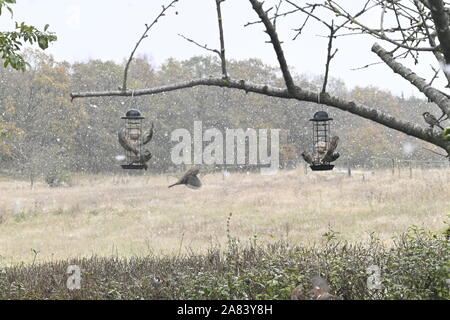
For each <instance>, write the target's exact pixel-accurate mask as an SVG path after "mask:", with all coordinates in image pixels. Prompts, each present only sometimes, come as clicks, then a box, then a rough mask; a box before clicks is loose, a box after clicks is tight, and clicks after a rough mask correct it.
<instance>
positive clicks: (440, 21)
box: [428, 0, 450, 65]
mask: <svg viewBox="0 0 450 320" xmlns="http://www.w3.org/2000/svg"><path fill="white" fill-rule="evenodd" d="M428 2H429V5H430V11H431V17H432V18H433V21H434V25H435V26H436V33H437V36H438V39H439V42H440V49H441V52H442V53H443V54H444V57H445V63H446V64H447V65H450V29H449V19H448V16H447V14H446V13H445V8H444V3H443V1H442V0H428Z"/></svg>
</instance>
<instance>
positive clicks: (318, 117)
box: [309, 111, 333, 122]
mask: <svg viewBox="0 0 450 320" xmlns="http://www.w3.org/2000/svg"><path fill="white" fill-rule="evenodd" d="M330 120H333V118H330V117H329V116H328V113H326V112H325V111H318V112H316V113H315V114H314V117H313V118H312V119H309V121H316V122H317V121H330Z"/></svg>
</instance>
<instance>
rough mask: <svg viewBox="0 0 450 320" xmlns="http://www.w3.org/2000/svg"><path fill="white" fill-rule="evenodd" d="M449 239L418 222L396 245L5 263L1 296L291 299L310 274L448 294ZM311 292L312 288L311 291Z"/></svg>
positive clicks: (409, 295) (339, 286) (341, 287)
mask: <svg viewBox="0 0 450 320" xmlns="http://www.w3.org/2000/svg"><path fill="white" fill-rule="evenodd" d="M449 261H450V253H449V243H448V241H447V240H446V239H445V236H444V235H442V234H440V235H435V234H432V233H429V232H426V231H423V230H419V229H417V228H412V229H411V230H410V231H409V232H408V233H407V234H404V235H402V236H400V237H398V238H397V239H396V240H395V243H394V245H393V246H392V247H389V248H388V247H385V246H384V245H383V244H382V243H380V241H379V240H377V239H375V238H372V239H371V240H370V241H368V242H366V243H356V244H349V243H347V242H343V241H341V240H339V239H337V238H335V237H331V238H328V239H327V240H326V241H325V243H324V244H322V245H320V246H314V247H300V246H292V245H289V244H288V243H276V244H268V245H261V244H258V243H257V241H256V240H255V239H254V240H252V241H250V242H249V243H248V244H245V245H244V244H241V243H240V241H239V240H237V239H235V238H231V237H230V238H229V243H228V246H227V248H226V249H225V250H220V249H219V248H211V249H210V250H209V251H208V252H207V253H206V254H202V255H195V254H189V255H184V256H176V257H168V256H163V257H160V256H148V257H143V258H131V259H118V258H100V257H92V258H84V259H73V260H70V261H58V262H49V263H43V264H38V265H20V266H12V267H7V268H3V269H2V270H1V268H0V299H289V298H290V293H291V291H292V289H293V288H294V287H296V286H300V287H302V288H303V289H304V292H308V290H309V289H310V286H311V283H310V279H311V278H312V277H314V276H316V275H320V276H322V277H324V278H326V279H327V280H328V281H329V284H330V288H331V290H330V291H331V293H333V294H336V295H339V296H341V297H342V298H344V299H449V298H450V296H449V288H448V285H447V284H446V280H447V279H450V274H449V270H450V263H449ZM69 265H77V266H79V267H80V268H81V271H82V280H81V290H73V291H70V290H68V289H67V286H66V281H67V277H68V275H66V270H67V267H68V266H69ZM373 265H376V266H378V267H379V268H380V271H381V277H380V279H381V288H379V289H372V290H369V288H368V285H367V281H368V277H369V274H368V272H367V270H368V268H369V267H370V266H373ZM305 298H306V295H305Z"/></svg>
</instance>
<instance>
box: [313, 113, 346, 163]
mask: <svg viewBox="0 0 450 320" xmlns="http://www.w3.org/2000/svg"><path fill="white" fill-rule="evenodd" d="M309 121H311V122H312V124H313V153H312V163H311V165H310V168H311V170H313V171H328V170H333V168H334V165H332V164H330V162H331V161H334V160H336V159H337V157H339V154H338V153H333V152H334V150H332V151H331V156H328V153H329V152H328V150H330V142H331V141H332V139H331V138H330V123H331V121H333V118H330V117H329V116H328V113H326V112H325V111H318V112H316V113H315V114H314V117H313V118H312V119H310V120H309ZM333 139H338V138H337V137H334V138H333ZM335 144H336V145H337V141H336V143H335ZM334 148H336V146H334ZM333 157H334V158H333Z"/></svg>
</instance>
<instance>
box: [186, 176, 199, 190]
mask: <svg viewBox="0 0 450 320" xmlns="http://www.w3.org/2000/svg"><path fill="white" fill-rule="evenodd" d="M201 186H202V182H201V181H200V179H199V178H198V177H197V176H189V177H187V180H186V187H188V188H191V189H199V188H200V187H201Z"/></svg>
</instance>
